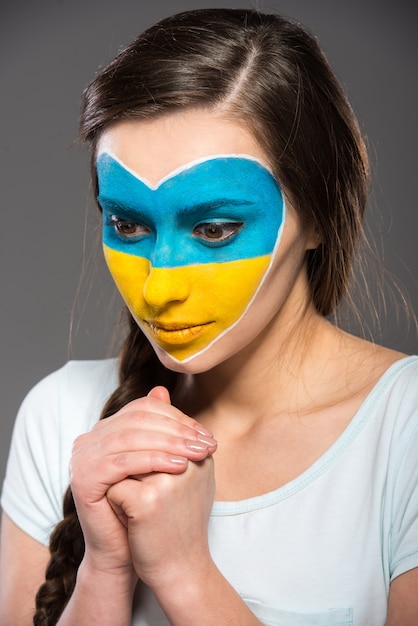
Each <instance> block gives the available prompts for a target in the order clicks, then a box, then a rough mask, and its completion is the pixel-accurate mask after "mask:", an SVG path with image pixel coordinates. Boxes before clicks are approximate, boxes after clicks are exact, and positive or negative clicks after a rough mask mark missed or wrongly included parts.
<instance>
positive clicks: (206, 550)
mask: <svg viewBox="0 0 418 626" xmlns="http://www.w3.org/2000/svg"><path fill="white" fill-rule="evenodd" d="M81 136H82V138H83V139H84V140H86V141H88V142H90V144H91V147H92V165H93V167H92V171H93V177H94V180H95V183H96V189H97V200H98V204H99V206H100V209H101V211H102V216H103V247H104V253H105V257H106V261H107V264H108V266H109V269H110V272H111V274H112V276H113V278H114V280H115V283H116V285H117V287H118V288H119V290H120V293H121V295H122V297H123V299H124V301H125V303H126V305H127V310H128V311H129V332H128V335H127V338H126V341H125V343H124V345H123V347H122V350H121V353H120V357H119V359H118V360H106V361H100V362H98V361H92V362H71V363H69V364H67V365H66V366H65V367H64V368H62V369H61V370H60V371H58V372H56V373H54V374H52V375H51V376H49V377H48V378H47V379H45V380H44V381H42V382H41V383H40V384H38V385H37V386H36V387H35V389H34V390H32V392H31V393H30V394H29V396H28V397H27V399H26V400H25V402H24V404H23V406H22V409H21V412H20V415H19V417H18V421H17V425H16V429H15V434H14V439H13V443H12V449H11V453H10V459H9V465H8V473H7V477H6V481H5V485H4V489H3V496H2V506H3V509H4V515H3V523H2V548H1V550H2V552H1V610H0V615H1V625H2V626H11V625H13V626H20V625H22V626H23V625H27V624H31V623H32V619H33V614H34V613H35V595H36V615H35V618H34V623H35V624H38V625H47V624H48V625H50V624H56V623H59V624H60V625H61V626H70V625H73V624H74V625H75V624H77V626H83V625H88V626H91V625H92V624H100V625H101V626H106V625H109V626H125V625H128V624H134V625H136V626H140V625H141V626H156V625H164V624H172V625H174V626H215V625H216V626H219V625H220V624H222V625H227V624H230V625H234V626H255V625H257V624H276V625H284V626H314V625H315V626H325V625H327V626H333V625H334V626H336V625H337V624H339V625H340V624H345V625H349V624H354V625H356V626H359V625H360V624H369V625H374V626H383V625H384V624H386V626H396V625H402V626H412V625H413V624H414V625H416V624H417V623H418V490H417V481H418V464H417V462H416V458H417V453H418V408H417V406H418V402H417V399H418V385H417V380H418V359H417V358H415V357H406V356H405V355H403V354H399V353H396V352H393V351H391V350H388V349H385V348H382V347H379V346H377V345H374V344H371V343H368V342H366V341H364V340H361V339H359V338H356V337H354V336H351V335H348V334H346V333H345V332H343V331H342V330H340V329H338V328H337V327H336V326H335V325H333V324H331V323H330V322H329V321H328V319H327V316H329V315H330V314H332V313H335V311H336V308H337V307H338V305H339V303H340V302H341V301H342V300H343V299H344V298H345V297H346V296H347V289H348V286H349V282H350V277H351V268H352V263H353V257H354V254H355V251H356V247H357V244H358V240H359V237H360V236H361V231H362V218H363V211H364V206H365V201H366V194H367V184H368V165H367V156H366V151H365V148H364V144H363V141H362V138H361V136H360V133H359V130H358V126H357V123H356V121H355V119H354V116H353V113H352V111H351V109H350V106H349V104H348V103H347V101H346V99H345V96H344V95H343V93H342V90H341V88H340V86H339V84H338V83H337V81H336V79H335V77H334V75H333V73H332V71H331V70H330V68H329V66H328V64H327V61H326V60H325V58H324V56H323V54H322V52H321V51H320V49H319V48H318V45H317V43H316V41H315V39H314V38H313V37H312V36H310V35H309V34H307V33H306V32H305V31H304V30H302V29H301V28H300V27H299V26H296V25H294V24H292V23H291V22H289V21H288V20H284V19H283V18H281V17H279V16H277V15H264V14H260V13H258V12H255V11H241V10H223V9H219V10H201V11H194V12H187V13H183V14H179V15H176V16H174V17H172V18H168V19H166V20H163V21H162V22H161V23H159V24H157V25H156V26H154V27H152V28H150V29H149V30H148V31H146V32H145V33H144V34H143V35H141V36H140V37H139V38H138V39H137V40H136V41H135V42H134V43H133V44H132V45H131V46H129V47H128V48H126V49H125V50H124V51H122V52H121V53H120V54H119V55H118V57H117V58H116V59H115V61H114V62H113V63H111V64H110V66H109V67H107V68H106V69H105V70H103V71H102V72H101V73H100V74H99V75H98V76H97V77H96V79H95V80H94V81H93V83H92V84H91V85H90V87H89V88H88V89H87V91H86V94H85V100H84V109H83V113H82V121H81ZM103 407H104V408H103ZM100 416H101V417H102V418H106V419H101V420H99V417H100ZM68 466H70V475H69V474H68ZM69 481H70V489H69V490H67V491H66V488H67V486H68V482H69ZM65 492H66V493H65ZM64 493H65V497H64V517H63V519H62V521H60V519H61V517H62V513H61V501H62V497H63V495H64ZM54 527H55V528H54ZM48 543H50V546H49V549H48V547H47V546H48ZM45 570H46V577H45V573H44V572H45ZM38 589H39V591H38Z"/></svg>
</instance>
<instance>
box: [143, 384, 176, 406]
mask: <svg viewBox="0 0 418 626" xmlns="http://www.w3.org/2000/svg"><path fill="white" fill-rule="evenodd" d="M148 397H149V398H156V399H157V400H161V401H162V402H165V403H166V404H171V400H170V394H169V393H168V389H167V388H166V387H162V386H161V385H159V386H158V387H153V388H152V389H151V391H150V392H149V393H148Z"/></svg>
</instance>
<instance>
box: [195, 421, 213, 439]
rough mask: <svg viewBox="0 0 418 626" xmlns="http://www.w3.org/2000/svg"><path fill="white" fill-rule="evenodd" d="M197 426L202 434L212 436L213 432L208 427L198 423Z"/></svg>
mask: <svg viewBox="0 0 418 626" xmlns="http://www.w3.org/2000/svg"><path fill="white" fill-rule="evenodd" d="M195 428H196V430H197V432H198V433H200V434H201V435H206V436H207V437H212V435H213V433H212V432H211V431H210V430H209V429H208V428H205V427H204V426H202V425H201V424H197V425H196V426H195Z"/></svg>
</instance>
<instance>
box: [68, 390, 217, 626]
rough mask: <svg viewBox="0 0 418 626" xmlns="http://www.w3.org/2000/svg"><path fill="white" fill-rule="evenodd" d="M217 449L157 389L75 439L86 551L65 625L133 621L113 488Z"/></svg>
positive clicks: (74, 483)
mask: <svg viewBox="0 0 418 626" xmlns="http://www.w3.org/2000/svg"><path fill="white" fill-rule="evenodd" d="M165 394H166V392H164V393H163V395H164V397H165ZM215 448H216V442H214V440H213V439H212V438H211V437H210V436H209V435H207V434H206V433H203V432H202V427H200V426H199V425H198V424H197V423H196V422H194V420H191V419H190V418H188V417H187V416H185V415H184V414H182V413H180V412H179V411H178V410H177V409H175V407H172V406H171V405H170V404H169V403H168V402H166V401H162V400H161V399H159V393H156V392H154V393H153V394H151V397H148V398H142V399H140V400H136V401H134V402H132V403H130V404H129V405H127V406H126V407H124V408H123V409H122V410H121V411H119V412H118V413H117V414H115V415H114V416H111V417H109V418H107V419H106V420H103V421H101V422H99V423H98V424H96V426H95V427H94V428H93V429H92V431H91V432H90V433H87V434H85V435H82V436H81V437H79V438H78V439H77V440H76V441H75V444H74V450H73V456H72V460H71V487H72V492H73V495H74V500H75V503H76V507H77V513H78V517H79V520H80V524H81V527H82V530H83V535H84V540H85V545H86V550H85V555H84V558H83V561H82V563H81V565H80V568H79V571H78V576H77V581H76V585H75V589H74V592H73V594H72V597H71V599H70V601H69V603H68V604H67V606H66V608H65V610H64V612H63V614H62V616H61V618H60V620H59V622H58V623H59V624H60V626H71V625H77V626H83V625H86V626H87V625H89V626H91V625H94V624H97V625H99V624H100V626H114V625H115V624H118V626H127V625H128V624H130V623H131V619H132V597H133V592H134V588H135V584H136V582H137V574H136V572H135V570H134V567H133V564H132V555H131V547H130V544H129V540H128V531H127V528H126V525H125V523H124V521H125V519H124V515H123V514H120V513H119V511H117V514H116V515H115V510H114V509H113V508H112V507H111V506H110V504H109V500H108V497H107V494H108V492H109V491H111V490H112V489H113V488H114V487H115V485H119V484H121V483H123V484H127V485H139V484H140V482H141V480H143V479H144V476H147V475H153V474H154V473H156V475H165V476H166V475H169V474H181V473H183V472H185V471H186V469H187V466H188V461H190V460H195V461H201V460H202V459H204V458H205V457H206V456H207V455H208V454H209V453H210V452H211V451H214V450H215Z"/></svg>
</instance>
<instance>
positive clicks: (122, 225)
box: [111, 215, 149, 239]
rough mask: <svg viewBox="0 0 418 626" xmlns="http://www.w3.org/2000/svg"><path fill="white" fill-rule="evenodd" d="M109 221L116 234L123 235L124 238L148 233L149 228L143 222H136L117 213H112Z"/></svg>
mask: <svg viewBox="0 0 418 626" xmlns="http://www.w3.org/2000/svg"><path fill="white" fill-rule="evenodd" d="M111 223H112V225H113V227H114V229H115V230H116V232H117V233H118V235H120V236H121V237H125V238H126V239H131V238H134V237H140V236H141V235H147V234H148V233H149V228H147V227H146V226H144V225H143V224H138V223H137V222H133V221H132V220H126V219H122V218H120V217H118V216H117V215H112V217H111Z"/></svg>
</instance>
